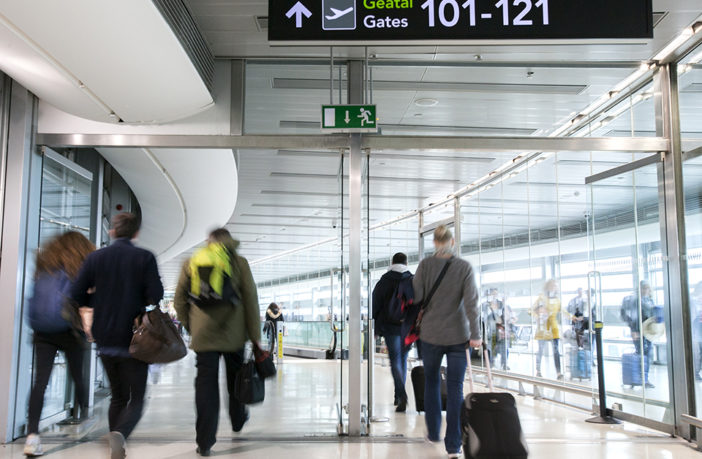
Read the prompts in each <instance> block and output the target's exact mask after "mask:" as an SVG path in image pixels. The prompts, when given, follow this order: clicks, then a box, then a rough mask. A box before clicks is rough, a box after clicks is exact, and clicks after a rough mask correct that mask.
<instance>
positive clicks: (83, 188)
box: [15, 148, 92, 435]
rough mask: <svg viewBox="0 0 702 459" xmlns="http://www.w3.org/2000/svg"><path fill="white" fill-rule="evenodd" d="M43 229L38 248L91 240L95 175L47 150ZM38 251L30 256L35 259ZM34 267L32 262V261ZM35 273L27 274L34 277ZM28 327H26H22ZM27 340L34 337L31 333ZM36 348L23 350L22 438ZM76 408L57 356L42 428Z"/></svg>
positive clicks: (25, 345)
mask: <svg viewBox="0 0 702 459" xmlns="http://www.w3.org/2000/svg"><path fill="white" fill-rule="evenodd" d="M41 174H42V175H41V177H42V179H41V200H40V208H41V211H40V217H39V219H40V225H39V228H40V229H39V241H37V242H38V246H41V245H43V244H44V243H46V242H47V241H48V240H49V239H51V238H52V237H54V236H56V235H58V234H61V233H64V232H66V231H77V232H80V233H82V234H83V235H84V236H85V237H88V238H89V237H90V224H91V221H92V220H91V199H92V173H91V172H90V171H88V170H86V169H84V168H83V167H81V166H79V165H78V164H76V163H74V162H73V161H70V160H69V159H67V158H66V157H64V156H62V155H60V154H58V153H56V152H55V151H53V150H50V149H48V148H45V149H44V155H43V165H42V172H41ZM35 249H36V247H35V248H32V252H31V253H28V254H27V256H28V257H31V258H32V259H33V258H34V257H36V253H35ZM32 266H33V261H32ZM33 274H34V273H33V272H31V273H28V275H29V276H32V275H33ZM23 327H27V325H23ZM23 335H24V336H27V337H29V336H31V331H29V330H28V333H26V334H24V333H23ZM33 354H34V346H33V344H32V341H31V339H27V340H23V343H22V346H21V349H20V360H21V362H22V363H21V368H23V369H26V370H23V371H22V373H21V374H20V383H19V384H18V389H17V404H16V415H15V419H16V425H15V433H16V435H23V434H24V428H25V425H24V424H25V422H26V419H27V402H28V399H29V391H30V389H31V383H32V381H33V380H34V368H33ZM72 404H73V381H72V380H71V378H70V377H69V375H68V368H67V363H66V360H65V357H64V355H63V353H62V352H58V353H57V354H56V357H55V360H54V367H53V370H52V372H51V379H50V380H49V385H48V386H47V388H46V393H45V395H44V408H43V410H42V414H41V422H40V428H42V427H43V426H44V425H49V424H53V423H55V422H58V421H61V420H63V419H65V418H66V417H68V416H69V409H70V408H71V406H72Z"/></svg>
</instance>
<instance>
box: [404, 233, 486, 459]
mask: <svg viewBox="0 0 702 459" xmlns="http://www.w3.org/2000/svg"><path fill="white" fill-rule="evenodd" d="M454 245H455V241H454V239H453V235H452V234H451V231H449V229H448V228H446V227H445V226H443V225H441V226H439V227H438V228H436V230H435V231H434V247H435V249H436V250H435V252H434V255H433V256H431V257H427V258H425V259H423V260H422V261H421V262H420V263H419V266H418V267H417V272H416V273H415V276H414V280H413V282H412V285H413V287H414V295H415V298H416V299H423V298H424V297H425V296H427V295H428V294H429V293H430V292H431V291H432V290H433V291H434V295H431V299H430V301H429V303H428V304H425V305H423V307H424V309H423V316H422V320H421V328H420V333H419V338H420V339H421V341H422V359H423V362H424V371H425V389H424V405H425V409H426V416H425V421H426V426H427V439H428V440H429V441H431V442H438V441H439V440H440V439H439V435H440V432H441V389H440V383H441V375H440V371H441V370H440V369H441V361H442V359H443V358H444V356H446V361H447V368H446V384H447V397H446V436H445V438H444V446H445V447H446V452H447V453H448V457H449V458H458V457H461V419H460V413H461V406H462V404H463V380H464V378H465V374H466V366H467V364H468V362H467V358H466V347H467V346H468V345H470V346H471V347H478V346H480V345H481V339H480V317H479V316H480V311H479V308H478V290H477V288H476V285H475V275H474V272H473V267H472V266H471V265H470V263H468V262H467V261H465V260H462V259H460V258H458V257H455V256H454V250H455V249H454ZM437 281H438V282H437Z"/></svg>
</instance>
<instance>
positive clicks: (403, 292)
mask: <svg viewBox="0 0 702 459" xmlns="http://www.w3.org/2000/svg"><path fill="white" fill-rule="evenodd" d="M413 302H414V288H413V287H412V276H407V277H403V278H402V279H400V282H398V283H397V287H395V290H394V291H393V292H392V296H391V297H390V301H389V302H388V306H387V309H386V311H385V320H386V321H387V322H388V323H389V324H393V325H400V324H401V323H402V322H403V321H404V320H405V316H406V315H407V306H408V305H410V304H412V303H413Z"/></svg>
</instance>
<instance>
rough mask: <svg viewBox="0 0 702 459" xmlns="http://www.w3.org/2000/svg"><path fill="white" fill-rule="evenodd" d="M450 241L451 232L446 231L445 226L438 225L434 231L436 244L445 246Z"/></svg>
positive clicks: (451, 237)
mask: <svg viewBox="0 0 702 459" xmlns="http://www.w3.org/2000/svg"><path fill="white" fill-rule="evenodd" d="M451 239H453V234H451V230H450V229H448V228H447V227H446V226H444V225H440V226H438V227H437V228H436V229H435V230H434V240H435V241H436V242H439V243H441V244H445V243H447V242H449V241H450V240H451Z"/></svg>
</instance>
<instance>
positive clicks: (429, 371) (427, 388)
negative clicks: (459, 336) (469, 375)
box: [422, 341, 468, 454]
mask: <svg viewBox="0 0 702 459" xmlns="http://www.w3.org/2000/svg"><path fill="white" fill-rule="evenodd" d="M444 355H446V360H447V362H448V365H447V368H446V386H447V391H448V393H447V397H446V438H444V445H445V446H446V451H447V452H448V453H449V454H452V453H457V452H459V451H460V450H461V440H462V439H461V404H462V403H463V380H464V379H465V377H466V367H467V366H468V361H467V360H466V343H462V344H454V345H451V346H436V345H433V344H430V343H427V342H426V341H425V342H422V357H423V361H424V378H425V381H424V409H425V410H426V423H427V430H428V431H429V439H430V440H434V441H438V440H439V432H441V387H440V384H441V375H440V373H439V372H440V369H441V360H442V359H443V357H444Z"/></svg>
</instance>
